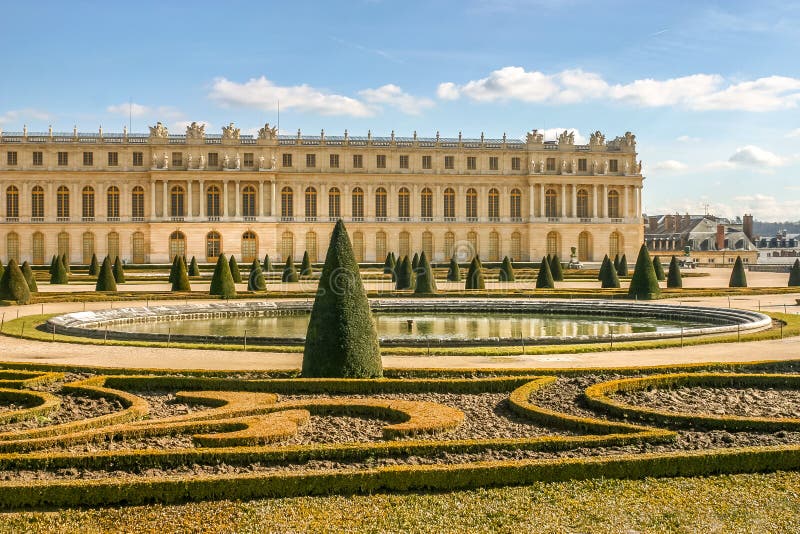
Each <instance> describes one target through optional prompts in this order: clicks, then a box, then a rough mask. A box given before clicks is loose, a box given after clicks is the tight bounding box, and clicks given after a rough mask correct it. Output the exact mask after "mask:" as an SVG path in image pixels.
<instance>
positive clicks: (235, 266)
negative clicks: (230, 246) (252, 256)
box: [228, 254, 242, 284]
mask: <svg viewBox="0 0 800 534" xmlns="http://www.w3.org/2000/svg"><path fill="white" fill-rule="evenodd" d="M228 267H230V270H231V277H232V278H233V281H234V282H235V283H237V284H241V283H242V272H241V271H240V270H239V263H238V262H237V261H236V256H234V255H233V254H231V258H230V259H229V260H228Z"/></svg>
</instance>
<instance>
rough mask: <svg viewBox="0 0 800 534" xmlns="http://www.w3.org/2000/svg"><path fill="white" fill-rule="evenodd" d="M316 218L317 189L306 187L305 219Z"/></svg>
mask: <svg viewBox="0 0 800 534" xmlns="http://www.w3.org/2000/svg"><path fill="white" fill-rule="evenodd" d="M316 218H317V190H316V189H314V188H313V187H306V220H316Z"/></svg>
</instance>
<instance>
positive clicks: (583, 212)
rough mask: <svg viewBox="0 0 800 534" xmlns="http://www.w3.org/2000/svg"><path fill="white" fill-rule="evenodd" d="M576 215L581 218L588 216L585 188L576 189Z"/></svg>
mask: <svg viewBox="0 0 800 534" xmlns="http://www.w3.org/2000/svg"><path fill="white" fill-rule="evenodd" d="M576 207H577V208H578V217H579V218H581V219H588V218H589V192H588V191H586V189H578V198H577V206H576Z"/></svg>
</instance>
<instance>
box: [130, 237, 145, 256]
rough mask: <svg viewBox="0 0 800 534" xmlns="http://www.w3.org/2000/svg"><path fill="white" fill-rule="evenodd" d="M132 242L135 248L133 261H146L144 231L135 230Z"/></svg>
mask: <svg viewBox="0 0 800 534" xmlns="http://www.w3.org/2000/svg"><path fill="white" fill-rule="evenodd" d="M131 244H132V249H133V254H132V255H131V256H132V261H133V263H144V260H145V255H144V234H143V233H142V232H134V233H133V235H132V236H131Z"/></svg>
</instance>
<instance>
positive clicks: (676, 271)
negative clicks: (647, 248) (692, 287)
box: [667, 256, 683, 288]
mask: <svg viewBox="0 0 800 534" xmlns="http://www.w3.org/2000/svg"><path fill="white" fill-rule="evenodd" d="M667 287H669V288H679V287H683V277H682V276H681V264H680V263H679V262H678V258H676V257H675V256H672V259H671V260H669V272H668V273H667Z"/></svg>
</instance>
